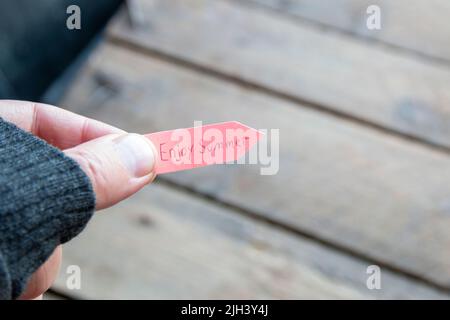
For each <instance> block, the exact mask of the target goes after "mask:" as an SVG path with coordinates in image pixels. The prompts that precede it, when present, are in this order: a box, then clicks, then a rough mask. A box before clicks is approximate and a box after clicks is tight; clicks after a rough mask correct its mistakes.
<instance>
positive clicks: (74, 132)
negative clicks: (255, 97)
mask: <svg viewBox="0 0 450 320" xmlns="http://www.w3.org/2000/svg"><path fill="white" fill-rule="evenodd" d="M0 117H2V118H3V119H4V120H6V121H9V122H12V123H14V124H16V125H17V126H18V127H19V128H21V129H23V130H26V131H29V132H31V133H32V134H34V135H36V136H38V137H39V138H41V139H43V140H45V141H47V142H48V143H50V144H52V145H53V146H55V147H57V148H59V149H61V150H63V152H64V153H65V154H66V155H67V156H69V157H71V158H72V159H74V160H75V161H76V162H78V164H79V165H80V167H81V168H82V169H83V171H84V172H85V173H86V174H87V176H88V177H89V178H90V180H91V183H92V186H93V189H94V192H95V196H96V209H97V210H99V209H104V208H107V207H110V206H112V205H114V204H115V203H117V202H119V201H121V200H123V199H125V198H127V197H129V196H130V195H132V194H133V193H135V192H137V191H138V190H140V189H141V188H142V187H144V186H145V185H147V184H148V183H150V182H151V181H153V179H154V178H155V174H154V171H153V168H154V162H155V160H154V159H155V147H154V146H153V144H152V143H151V142H150V140H148V139H146V138H145V137H143V136H141V135H138V134H128V133H126V132H125V131H123V130H120V129H118V128H115V127H112V126H110V125H107V124H105V123H102V122H99V121H96V120H92V119H88V118H85V117H82V116H80V115H77V114H74V113H72V112H69V111H66V110H63V109H60V108H57V107H54V106H50V105H44V104H36V103H31V102H24V101H11V100H0ZM61 256H62V251H61V247H58V248H56V249H55V251H54V253H53V254H52V256H51V257H50V258H49V259H48V260H47V261H46V262H45V263H44V264H43V265H42V266H41V267H40V268H39V269H38V270H37V271H36V272H35V273H34V274H33V276H32V277H31V279H30V280H29V282H28V284H27V288H26V290H25V292H24V293H23V294H22V296H21V299H33V298H38V297H39V296H40V295H42V294H43V293H44V292H45V291H47V289H48V288H49V287H50V286H51V284H52V283H53V281H54V280H55V278H56V276H57V274H58V270H59V266H60V263H61Z"/></svg>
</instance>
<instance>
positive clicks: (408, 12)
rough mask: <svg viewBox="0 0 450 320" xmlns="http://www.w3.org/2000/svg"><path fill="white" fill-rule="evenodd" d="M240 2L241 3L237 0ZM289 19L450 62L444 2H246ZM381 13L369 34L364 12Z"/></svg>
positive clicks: (448, 10) (449, 8)
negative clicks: (378, 23)
mask: <svg viewBox="0 0 450 320" xmlns="http://www.w3.org/2000/svg"><path fill="white" fill-rule="evenodd" d="M239 1H241V0H239ZM246 1H248V2H254V3H258V4H263V5H266V6H267V7H269V8H273V9H276V10H277V11H279V12H281V13H283V14H287V15H289V16H293V17H298V18H302V19H306V20H308V21H314V22H318V23H320V24H321V25H326V26H329V27H331V28H337V29H339V30H342V31H345V32H348V33H350V34H355V35H358V36H362V37H364V38H368V39H373V40H377V41H381V42H383V43H387V44H389V45H392V46H394V47H395V48H403V49H406V50H410V51H412V52H411V53H413V54H414V53H419V54H422V55H425V56H428V57H431V58H437V59H440V60H443V61H445V62H446V63H448V62H450V42H449V41H448V39H450V21H449V19H448V17H449V16H450V2H449V1H447V0H431V1H423V0H395V1H391V0H375V1H373V0H246ZM370 5H377V6H379V7H380V9H381V22H382V23H381V29H379V30H369V29H368V28H367V25H366V22H367V17H368V14H367V13H366V10H367V8H368V7H369V6H370Z"/></svg>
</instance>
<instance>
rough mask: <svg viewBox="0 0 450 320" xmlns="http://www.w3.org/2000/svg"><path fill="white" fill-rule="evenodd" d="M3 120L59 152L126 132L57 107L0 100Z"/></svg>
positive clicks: (0, 113) (0, 115)
mask: <svg viewBox="0 0 450 320" xmlns="http://www.w3.org/2000/svg"><path fill="white" fill-rule="evenodd" d="M0 117H2V118H3V119H5V120H6V121H9V122H12V123H14V124H15V125H17V126H18V127H19V128H21V129H23V130H25V131H29V132H31V133H32V134H34V135H36V136H38V137H40V138H41V139H44V140H45V141H47V142H48V143H50V144H52V145H54V146H55V147H57V148H60V149H68V148H72V147H74V146H77V145H79V144H81V143H83V142H86V141H89V140H92V139H95V138H98V137H101V136H104V135H107V134H111V133H124V132H125V131H123V130H121V129H118V128H116V127H113V126H110V125H108V124H106V123H103V122H100V121H97V120H93V119H89V118H86V117H83V116H81V115H78V114H75V113H73V112H70V111H67V110H64V109H61V108H58V107H55V106H51V105H47V104H42V103H34V102H28V101H17V100H0Z"/></svg>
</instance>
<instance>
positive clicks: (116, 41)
mask: <svg viewBox="0 0 450 320" xmlns="http://www.w3.org/2000/svg"><path fill="white" fill-rule="evenodd" d="M233 1H234V0H233ZM107 40H108V43H110V44H112V45H115V46H118V47H121V48H124V49H127V50H129V51H131V52H134V53H138V54H141V55H144V56H149V57H151V58H153V59H157V60H160V61H163V62H166V63H169V64H173V65H176V66H179V67H181V68H183V69H187V70H190V71H194V72H196V73H198V74H201V75H204V76H208V77H212V78H214V79H218V80H221V81H225V82H229V83H232V84H235V85H238V86H240V87H243V88H246V89H249V90H253V91H255V92H257V93H260V94H265V95H269V96H271V97H274V98H278V99H282V100H285V101H288V102H291V103H294V104H296V105H297V106H298V107H299V108H308V109H311V110H314V111H317V112H322V113H326V114H328V115H331V116H334V117H336V118H338V119H340V120H344V121H348V122H351V123H355V124H358V125H360V126H363V127H365V128H368V129H372V130H374V131H377V132H379V133H382V134H387V135H391V136H396V137H399V138H401V139H404V140H406V141H408V142H410V143H414V144H418V145H421V146H423V147H425V148H429V149H431V150H434V151H438V152H442V153H445V154H447V155H450V147H447V146H444V145H442V144H439V143H435V142H433V141H430V140H427V139H425V138H422V137H419V136H416V135H413V134H408V133H406V132H402V131H400V130H396V129H394V128H389V127H386V126H384V125H381V124H377V123H374V122H371V121H369V120H366V119H363V118H360V117H358V116H355V115H352V114H349V113H347V112H345V111H340V110H338V109H334V108H332V107H330V106H327V105H325V104H322V103H318V102H314V101H311V100H309V99H306V98H301V97H298V96H295V95H293V94H289V93H286V92H282V91H279V90H277V89H274V88H270V87H268V86H265V85H262V84H258V83H256V82H254V81H251V80H246V79H243V78H241V77H240V76H238V75H233V74H229V73H226V72H222V71H219V70H215V69H212V68H210V67H207V66H204V65H202V64H200V63H196V62H193V61H190V60H187V59H184V58H182V57H179V56H175V55H173V54H170V53H167V52H164V51H161V50H159V49H155V48H149V47H147V46H145V45H141V44H137V43H136V42H133V41H128V40H125V39H123V38H121V37H118V36H115V35H113V34H108V35H107Z"/></svg>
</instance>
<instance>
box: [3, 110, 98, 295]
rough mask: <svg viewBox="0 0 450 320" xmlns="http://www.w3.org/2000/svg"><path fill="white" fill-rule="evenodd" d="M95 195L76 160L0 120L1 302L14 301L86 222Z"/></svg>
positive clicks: (91, 211)
mask: <svg viewBox="0 0 450 320" xmlns="http://www.w3.org/2000/svg"><path fill="white" fill-rule="evenodd" d="M94 208H95V196H94V193H93V191H92V186H91V184H90V181H89V179H88V177H87V176H86V175H85V174H84V172H83V171H82V170H81V169H80V167H79V166H78V165H77V163H76V162H75V161H73V160H72V159H70V158H69V157H66V156H65V155H64V154H63V153H62V152H61V151H59V150H58V149H56V148H54V147H52V146H51V145H49V144H47V143H46V142H44V141H43V140H40V139H38V138H36V137H35V136H33V135H31V134H29V133H27V132H25V131H23V130H21V129H19V128H17V127H16V126H15V125H13V124H11V123H9V122H6V121H4V120H2V119H1V118H0V299H15V298H17V297H18V296H19V295H20V294H21V292H22V291H23V289H24V287H25V285H26V282H27V280H28V279H29V277H30V276H31V275H32V273H33V272H34V271H36V270H37V269H38V268H39V266H40V265H41V264H42V263H43V262H45V261H46V259H47V258H48V257H49V256H50V255H51V253H52V252H53V250H54V249H55V248H56V247H57V246H58V245H59V244H62V243H65V242H67V241H69V240H70V239H72V238H73V237H75V236H76V235H77V234H78V233H79V232H81V230H83V228H84V227H85V225H86V223H87V222H88V221H89V219H90V217H91V216H92V213H93V211H94Z"/></svg>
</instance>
